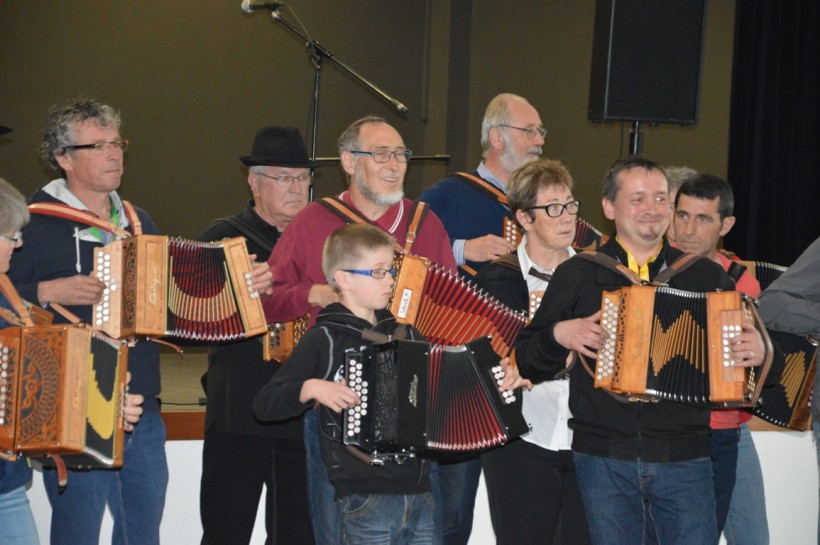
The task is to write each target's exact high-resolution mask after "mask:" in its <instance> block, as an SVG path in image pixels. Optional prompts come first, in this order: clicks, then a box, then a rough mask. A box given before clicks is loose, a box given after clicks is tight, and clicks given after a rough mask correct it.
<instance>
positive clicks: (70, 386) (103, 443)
mask: <svg viewBox="0 0 820 545" xmlns="http://www.w3.org/2000/svg"><path fill="white" fill-rule="evenodd" d="M127 350H128V349H127V348H126V347H125V346H124V345H123V344H121V343H117V342H113V341H111V340H109V339H107V338H104V337H103V336H100V335H98V334H95V333H92V331H91V330H90V329H89V328H88V327H83V326H76V325H50V326H30V327H10V328H6V329H3V330H0V370H1V371H0V450H3V451H6V452H13V453H17V454H24V455H26V456H29V457H40V456H46V455H55V454H58V455H61V457H62V459H63V461H64V462H65V463H66V465H67V466H69V467H119V466H120V465H122V449H123V427H122V425H123V422H122V405H123V395H124V392H125V378H126V377H125V374H126V367H127V364H126V361H127Z"/></svg>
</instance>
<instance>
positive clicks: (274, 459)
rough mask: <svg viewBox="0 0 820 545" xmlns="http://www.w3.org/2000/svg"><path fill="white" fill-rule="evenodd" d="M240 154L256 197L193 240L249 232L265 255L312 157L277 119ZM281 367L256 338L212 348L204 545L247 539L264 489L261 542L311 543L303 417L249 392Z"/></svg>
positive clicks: (303, 198) (296, 200) (302, 189)
mask: <svg viewBox="0 0 820 545" xmlns="http://www.w3.org/2000/svg"><path fill="white" fill-rule="evenodd" d="M240 160H241V161H242V163H243V164H244V165H245V166H246V167H248V177H247V183H248V186H249V187H250V190H251V193H252V195H253V197H252V198H251V199H250V200H249V201H248V203H247V204H246V205H245V208H244V209H243V210H242V211H241V212H239V213H237V214H234V215H232V216H227V217H223V218H218V219H216V220H214V221H213V222H211V224H210V225H209V226H208V227H207V228H206V229H205V231H204V232H203V233H202V234H200V235H199V237H198V238H199V240H202V241H213V240H221V239H223V238H230V237H238V236H242V237H245V243H246V245H247V247H248V253H249V254H252V255H255V256H256V259H257V261H261V262H266V261H267V260H268V258H269V257H270V254H271V252H272V251H273V248H274V246H275V245H276V243H277V241H278V240H279V237H280V236H281V235H282V233H284V232H285V229H286V228H287V226H288V225H289V224H290V222H291V220H293V218H294V217H295V216H296V214H298V213H299V212H301V211H302V209H304V208H305V206H307V203H308V189H309V188H310V184H311V183H312V181H313V172H312V171H311V169H312V168H314V167H315V166H316V164H317V163H316V162H314V161H312V160H311V159H309V158H308V155H307V151H306V149H305V143H304V141H303V140H302V136H301V135H300V134H299V131H298V129H296V128H295V127H276V126H269V127H264V128H262V129H261V130H259V131H258V132H257V133H256V136H255V137H254V140H253V148H252V151H251V154H250V155H248V156H244V157H241V158H240ZM283 363H284V362H283ZM279 369H280V366H279V365H276V364H275V363H271V362H269V361H265V360H264V359H263V356H262V343H260V342H259V339H249V340H245V341H239V342H235V343H229V344H222V345H219V346H215V347H213V348H211V349H210V350H209V352H208V371H207V373H206V375H205V376H204V377H203V385H204V386H205V392H206V394H207V399H208V404H207V409H206V411H205V442H204V444H203V450H202V485H201V488H200V496H199V508H200V517H201V519H202V530H203V535H202V544H203V545H206V544H207V545H242V544H243V543H244V544H246V545H247V544H248V543H249V542H250V540H251V535H252V534H253V527H254V523H255V521H256V512H257V509H258V506H259V498H260V496H261V495H262V491H263V487H264V490H265V528H266V530H267V534H268V537H267V541H268V542H269V543H303V544H305V545H310V544H311V543H313V529H312V527H311V524H310V518H309V514H308V503H307V472H306V469H305V447H304V444H303V440H302V421H301V419H298V420H292V421H287V422H282V423H265V424H263V423H261V422H259V421H258V420H257V419H256V418H255V417H254V415H253V406H252V405H253V399H254V398H255V397H256V394H257V393H258V392H259V390H260V389H261V388H262V386H264V385H265V384H267V383H268V381H270V380H271V378H273V376H274V375H275V374H276V372H277V371H278V370H279Z"/></svg>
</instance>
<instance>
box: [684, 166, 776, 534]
mask: <svg viewBox="0 0 820 545" xmlns="http://www.w3.org/2000/svg"><path fill="white" fill-rule="evenodd" d="M734 203H735V199H734V193H733V191H732V186H730V185H729V183H728V182H727V181H726V180H723V179H721V178H718V177H717V176H712V175H710V174H701V175H694V176H693V177H690V178H689V179H688V180H687V181H685V182H684V183H683V184H681V186H680V187H679V188H678V191H677V195H676V199H675V213H674V217H673V221H672V224H673V225H674V230H675V233H676V237H677V246H678V248H680V249H681V250H683V251H685V252H690V253H694V254H698V255H702V256H704V257H706V258H709V259H711V260H712V261H714V262H715V263H717V264H718V265H720V266H721V267H723V270H725V271H726V272H727V274H729V276H730V277H731V278H732V279H733V280H734V281H735V285H736V289H737V290H738V291H741V292H743V293H745V294H746V295H748V296H749V297H757V296H758V295H760V284H759V283H758V281H757V280H756V279H755V278H754V277H753V276H752V275H751V274H750V273H749V272H748V271H746V270H745V267H743V266H742V265H740V264H739V263H738V262H737V261H733V260H731V259H729V258H728V257H726V256H725V255H723V254H722V253H721V252H719V251H718V244H719V243H720V239H721V238H722V237H724V236H725V235H726V234H727V233H728V232H729V231H731V229H732V227H733V226H734V224H735V217H734V215H733V214H734ZM670 231H671V229H670ZM751 418H752V415H751V413H749V412H748V411H740V410H737V409H718V410H713V411H712V417H711V423H710V426H711V428H712V435H711V440H710V442H711V445H712V470H713V474H714V483H715V501H716V504H717V511H716V513H717V524H718V533H720V532H722V531H723V528H724V526H725V525H726V521H727V517H728V516H729V513H730V506H731V512H732V516H733V517H742V519H743V521H745V523H744V522H743V521H741V520H735V526H737V527H738V529H737V530H736V531H737V532H742V533H743V534H744V535H745V536H746V537H745V538H743V537H742V536H735V535H732V536H729V535H728V534H730V533H732V532H729V530H728V529H727V540H728V541H729V543H730V545H733V544H734V543H735V542H737V543H739V544H743V545H746V544H751V543H755V542H757V543H767V542H768V535H769V533H768V524H767V522H766V500H765V496H764V493H763V474H762V472H761V470H760V460H759V459H758V456H757V450H756V449H755V446H754V442H753V441H752V436H751V432H750V431H749V426H748V424H747V422H748V421H749V420H751ZM741 449H742V450H743V460H742V465H740V464H741V460H740V459H739V452H740V450H741ZM739 470H740V471H739ZM738 477H740V478H741V479H742V482H741V486H743V487H748V488H745V489H744V490H742V491H738V492H739V493H740V494H739V495H740V497H738V496H739V495H738V494H736V493H733V492H734V489H735V483H736V482H737V478H738Z"/></svg>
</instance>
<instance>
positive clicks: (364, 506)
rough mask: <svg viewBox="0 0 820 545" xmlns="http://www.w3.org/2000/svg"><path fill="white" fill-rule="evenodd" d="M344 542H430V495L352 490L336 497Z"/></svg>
mask: <svg viewBox="0 0 820 545" xmlns="http://www.w3.org/2000/svg"><path fill="white" fill-rule="evenodd" d="M337 503H338V506H339V511H340V513H341V516H342V518H343V535H344V537H343V543H344V544H345V545H432V544H433V509H434V507H433V495H432V494H431V493H429V492H426V493H424V494H413V495H395V496H392V495H386V494H369V495H362V496H360V495H357V494H352V495H350V496H345V497H344V498H340V499H339V500H338V502H337Z"/></svg>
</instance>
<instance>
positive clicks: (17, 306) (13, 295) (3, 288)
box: [0, 274, 34, 326]
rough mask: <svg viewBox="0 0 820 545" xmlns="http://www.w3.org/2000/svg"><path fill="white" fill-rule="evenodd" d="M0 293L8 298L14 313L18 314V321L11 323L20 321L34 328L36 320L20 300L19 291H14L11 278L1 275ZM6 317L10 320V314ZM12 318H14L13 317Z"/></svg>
mask: <svg viewBox="0 0 820 545" xmlns="http://www.w3.org/2000/svg"><path fill="white" fill-rule="evenodd" d="M0 292H2V293H3V296H4V297H5V298H6V301H8V302H9V304H10V305H11V306H12V308H13V309H14V312H15V313H16V314H17V316H16V318H17V319H14V320H9V321H10V322H17V321H19V322H20V323H21V324H22V325H24V326H33V325H34V320H33V319H32V318H31V314H30V313H29V310H28V308H27V307H26V304H25V303H23V300H22V299H21V298H20V294H18V293H17V290H16V289H14V286H13V285H12V283H11V280H9V277H8V276H6V275H5V274H0ZM4 314H5V313H4ZM9 314H10V313H9ZM5 316H6V319H7V320H8V317H9V316H8V314H5ZM12 318H14V317H13V316H12Z"/></svg>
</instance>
